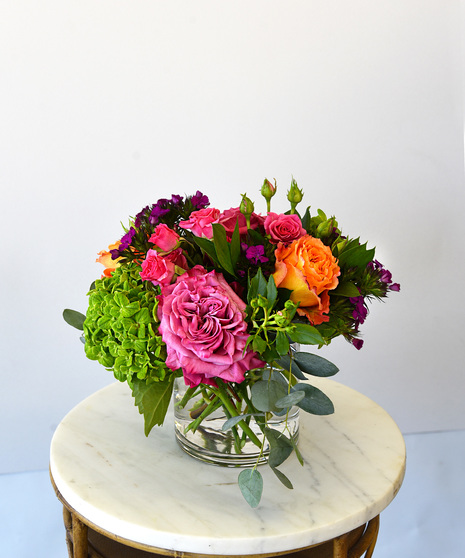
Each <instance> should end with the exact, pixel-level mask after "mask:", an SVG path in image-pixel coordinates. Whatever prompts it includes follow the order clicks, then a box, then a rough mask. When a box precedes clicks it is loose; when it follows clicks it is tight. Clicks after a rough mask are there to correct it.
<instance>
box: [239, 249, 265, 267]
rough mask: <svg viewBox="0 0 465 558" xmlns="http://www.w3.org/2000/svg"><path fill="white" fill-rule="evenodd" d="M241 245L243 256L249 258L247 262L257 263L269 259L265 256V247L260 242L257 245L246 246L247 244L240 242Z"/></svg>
mask: <svg viewBox="0 0 465 558" xmlns="http://www.w3.org/2000/svg"><path fill="white" fill-rule="evenodd" d="M241 246H242V249H243V250H244V251H245V257H246V258H247V259H248V260H249V262H251V263H253V264H255V265H258V264H260V263H265V262H267V261H269V259H268V258H267V257H266V256H265V247H264V246H262V245H261V244H259V245H258V246H247V244H242V245H241Z"/></svg>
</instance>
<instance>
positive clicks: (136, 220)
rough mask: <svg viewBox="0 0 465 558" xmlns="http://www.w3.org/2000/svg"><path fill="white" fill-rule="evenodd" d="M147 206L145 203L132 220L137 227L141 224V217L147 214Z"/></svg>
mask: <svg viewBox="0 0 465 558" xmlns="http://www.w3.org/2000/svg"><path fill="white" fill-rule="evenodd" d="M149 209H150V208H149V206H148V205H146V206H145V207H144V209H142V210H141V211H139V213H138V214H137V215H136V218H135V220H134V225H135V226H136V227H137V228H139V227H140V226H141V221H142V219H143V218H144V217H145V215H146V214H147V212H148V210H149Z"/></svg>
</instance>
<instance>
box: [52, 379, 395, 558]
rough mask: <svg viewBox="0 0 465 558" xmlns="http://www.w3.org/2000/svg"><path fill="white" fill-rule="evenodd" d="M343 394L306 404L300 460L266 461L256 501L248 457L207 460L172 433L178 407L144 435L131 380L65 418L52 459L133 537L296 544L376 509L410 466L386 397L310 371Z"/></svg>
mask: <svg viewBox="0 0 465 558" xmlns="http://www.w3.org/2000/svg"><path fill="white" fill-rule="evenodd" d="M311 383H312V385H315V386H317V387H319V388H320V389H322V390H323V391H324V392H325V393H326V394H327V395H328V396H329V397H330V398H331V400H332V401H333V403H334V406H335V413H334V414H333V415H330V416H327V417H321V416H313V415H309V414H307V413H304V412H301V415H300V416H301V423H300V424H301V426H300V440H299V448H300V450H301V453H302V455H303V457H304V461H305V463H304V466H303V467H302V466H301V465H300V464H299V462H298V461H297V458H296V457H295V455H292V456H291V457H290V458H289V459H288V460H287V461H286V462H285V463H284V464H283V465H282V466H281V467H280V469H281V470H282V471H283V472H284V473H285V474H286V476H287V477H288V478H289V479H290V480H291V482H292V483H293V485H294V489H293V490H289V489H287V488H285V487H284V486H283V485H282V484H281V483H280V482H279V481H278V479H277V478H276V477H275V475H274V473H273V472H272V471H271V469H270V468H269V467H268V466H266V465H264V466H261V467H260V472H261V473H262V475H263V478H264V490H263V496H262V500H261V502H260V505H259V506H258V507H257V508H255V509H252V508H250V507H249V505H248V504H247V503H246V501H245V500H244V499H243V497H242V494H241V493H240V490H239V487H238V485H237V476H238V473H239V472H240V469H234V468H233V469H231V468H224V467H216V466H214V465H209V464H205V463H203V462H200V461H197V460H196V459H194V458H192V457H190V456H189V455H187V454H185V453H184V452H183V451H182V450H181V448H180V447H179V446H178V445H177V443H176V441H175V437H174V427H173V418H172V412H171V411H169V412H168V415H167V417H166V420H165V425H164V426H163V427H155V428H154V429H153V430H152V432H151V434H150V435H149V437H148V438H146V437H145V435H144V428H143V418H142V416H141V415H139V413H138V409H137V407H135V406H134V402H133V399H132V396H131V392H130V390H129V387H128V386H127V385H126V384H120V383H114V384H111V385H109V386H107V387H106V388H104V389H102V390H100V391H98V392H97V393H95V394H93V395H91V396H90V397H88V398H87V399H85V400H84V401H83V402H82V403H80V404H79V405H77V407H75V408H74V409H73V410H72V411H71V412H70V413H69V414H68V415H67V416H66V417H65V418H64V419H63V421H62V422H61V423H60V425H59V426H58V428H57V430H56V432H55V434H54V437H53V440H52V445H51V457H50V470H51V474H52V476H53V479H54V481H55V484H56V487H57V489H58V490H59V491H60V493H61V494H62V496H63V498H64V499H65V500H66V501H67V503H68V504H69V505H70V506H71V507H72V508H74V510H76V511H77V512H78V514H80V515H81V516H82V517H83V518H85V519H87V520H88V521H89V523H91V524H93V525H96V526H98V527H99V528H101V529H102V530H104V531H106V532H108V533H109V534H110V535H116V536H118V537H123V538H124V539H127V540H129V541H133V542H134V543H135V546H137V545H148V546H153V547H155V548H161V549H166V550H168V551H171V550H176V551H181V552H191V553H198V554H213V555H240V554H267V553H278V552H284V551H290V550H294V549H297V548H303V547H306V546H310V545H313V544H317V543H320V542H323V541H326V540H330V539H332V538H334V537H337V536H339V535H342V534H343V533H346V532H348V531H350V530H352V529H354V528H356V527H358V526H360V525H363V524H364V523H366V522H368V521H369V520H370V519H372V518H373V517H375V516H376V515H378V514H379V513H380V512H381V511H382V510H383V509H384V508H385V507H386V506H387V505H388V504H389V503H390V502H391V500H392V499H393V498H394V496H395V495H396V493H397V491H398V490H399V488H400V485H401V484H402V480H403V476H404V471H405V445H404V440H403V438H402V435H401V433H400V432H399V429H398V428H397V426H396V424H395V423H394V421H393V420H392V419H391V417H390V416H389V415H388V414H387V413H386V412H385V411H384V410H383V409H382V408H381V407H379V406H378V405H377V404H376V403H374V402H373V401H371V400H370V399H368V398H367V397H365V396H363V395H361V394H360V393H358V392H356V391H354V390H352V389H350V388H348V387H345V386H343V385H342V384H339V383H337V382H334V381H333V380H329V379H321V378H312V381H311Z"/></svg>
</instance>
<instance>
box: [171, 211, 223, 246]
mask: <svg viewBox="0 0 465 558" xmlns="http://www.w3.org/2000/svg"><path fill="white" fill-rule="evenodd" d="M219 216H220V210H219V209H214V208H213V207H209V208H205V209H199V211H193V212H192V213H191V214H190V216H189V220H188V221H181V222H180V223H179V226H180V227H181V229H188V230H190V231H192V232H193V233H194V234H195V236H200V237H203V238H208V239H209V240H210V239H212V238H213V229H212V224H213V223H218V218H219Z"/></svg>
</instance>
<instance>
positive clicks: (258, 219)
mask: <svg viewBox="0 0 465 558" xmlns="http://www.w3.org/2000/svg"><path fill="white" fill-rule="evenodd" d="M238 219H239V233H240V234H241V235H245V234H247V221H246V219H245V216H244V215H243V214H242V213H241V212H240V210H239V208H238V207H232V208H231V209H226V210H225V211H223V213H222V214H221V215H220V219H219V223H220V224H221V225H223V227H224V228H225V229H226V234H227V235H228V237H229V238H231V237H232V234H233V232H234V228H235V226H236V222H237V220H238ZM264 221H265V218H264V217H262V216H261V215H257V214H256V213H252V215H251V216H250V228H251V229H258V228H260V227H263V223H264Z"/></svg>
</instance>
